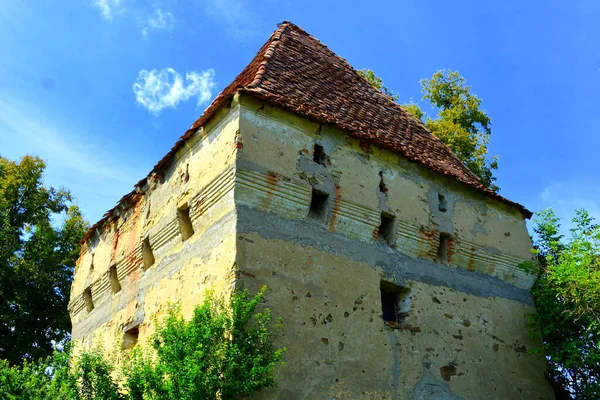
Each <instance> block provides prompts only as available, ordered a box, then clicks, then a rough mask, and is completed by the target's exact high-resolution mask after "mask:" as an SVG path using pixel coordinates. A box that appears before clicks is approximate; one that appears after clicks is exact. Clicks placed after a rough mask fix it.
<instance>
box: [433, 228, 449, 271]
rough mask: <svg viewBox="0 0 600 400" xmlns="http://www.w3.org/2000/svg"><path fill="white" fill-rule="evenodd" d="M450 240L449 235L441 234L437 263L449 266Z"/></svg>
mask: <svg viewBox="0 0 600 400" xmlns="http://www.w3.org/2000/svg"><path fill="white" fill-rule="evenodd" d="M450 239H451V236H450V234H449V233H444V232H442V233H440V244H439V245H438V249H437V256H436V261H437V262H438V263H440V264H444V265H448V264H449V253H450Z"/></svg>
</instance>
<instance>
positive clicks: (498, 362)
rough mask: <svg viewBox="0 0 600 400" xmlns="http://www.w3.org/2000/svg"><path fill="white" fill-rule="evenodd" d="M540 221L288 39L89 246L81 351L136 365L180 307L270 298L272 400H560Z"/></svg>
mask: <svg viewBox="0 0 600 400" xmlns="http://www.w3.org/2000/svg"><path fill="white" fill-rule="evenodd" d="M530 216H531V213H530V212H529V211H528V210H527V209H525V208H524V207H522V206H521V205H519V204H516V203H514V202H512V201H510V200H507V199H505V198H503V197H501V196H500V195H498V194H496V193H494V192H491V191H490V190H488V189H486V188H485V187H484V186H482V185H481V184H480V182H479V180H478V179H477V177H476V176H475V175H473V173H471V172H470V171H469V170H468V169H467V168H466V167H465V166H464V165H463V164H462V163H461V162H460V161H459V160H458V159H457V158H456V157H455V156H454V155H453V154H452V153H451V151H450V150H449V149H448V148H447V147H446V146H445V145H444V144H442V142H441V141H440V140H438V139H437V138H436V137H434V136H433V135H432V134H431V133H430V132H429V131H427V129H426V128H425V127H424V126H423V124H422V123H421V122H420V121H418V120H416V119H415V118H413V117H412V116H410V115H409V114H408V113H407V112H406V111H404V110H403V109H402V108H401V107H400V106H399V105H398V104H396V103H394V102H393V101H392V100H391V99H390V98H389V97H387V96H386V95H384V94H382V93H380V92H379V91H378V90H376V89H375V88H374V87H372V86H371V85H370V84H369V83H368V82H367V81H365V80H364V79H363V78H362V77H361V76H360V75H359V74H358V73H357V72H356V71H355V70H354V69H353V68H352V67H351V66H350V65H349V64H348V63H347V62H346V61H345V60H344V59H342V58H340V57H338V56H337V55H335V54H334V53H333V52H332V51H331V50H329V49H328V48H327V47H326V46H325V45H323V44H322V43H320V42H319V41H318V40H317V39H315V38H314V37H312V36H310V35H309V34H307V33H306V32H304V31H303V30H302V29H300V28H299V27H297V26H295V25H293V24H291V23H288V22H285V23H283V24H281V25H280V26H279V28H278V29H277V30H276V31H275V32H274V33H273V35H272V36H271V37H270V39H269V40H268V41H267V43H266V44H265V45H264V46H263V47H262V48H261V49H260V50H259V52H258V54H257V55H256V57H255V58H254V59H253V60H252V61H251V62H250V64H249V65H248V66H247V67H246V68H245V69H244V70H243V71H242V73H241V74H240V75H239V76H238V77H237V78H236V79H235V80H234V81H233V82H232V83H231V84H230V85H229V86H227V87H226V88H225V89H224V90H223V92H222V93H220V94H219V95H218V96H217V98H216V99H215V100H214V101H213V103H212V104H211V105H210V106H209V107H208V108H207V109H206V111H205V112H204V114H203V115H202V116H201V117H200V119H198V120H197V121H196V122H195V123H194V124H193V125H192V127H191V128H190V129H189V130H188V131H187V132H186V133H185V134H184V135H183V136H182V137H181V139H180V140H179V141H178V142H177V143H176V144H175V146H174V147H173V149H172V150H171V151H170V152H169V153H168V154H167V155H166V156H165V157H164V158H163V159H162V160H161V161H160V162H159V163H158V164H157V165H156V166H155V167H154V169H153V170H152V171H151V172H150V174H149V175H148V176H147V177H146V178H145V179H143V180H141V181H140V182H138V183H137V185H136V186H135V189H134V191H133V192H131V193H129V194H127V195H126V196H125V197H123V198H122V199H121V200H120V202H119V204H118V205H117V206H116V207H115V208H114V209H112V210H110V211H109V212H107V213H106V214H105V216H104V218H102V220H100V221H99V222H98V223H97V224H95V225H94V226H93V227H92V228H91V229H90V231H89V232H88V234H87V235H86V237H85V238H84V246H83V250H82V252H81V256H80V258H79V261H78V264H77V268H76V270H75V280H74V282H73V288H72V296H71V302H70V313H71V318H72V321H73V339H74V341H75V343H76V348H77V349H79V350H81V349H86V348H90V347H92V346H95V345H98V344H100V343H101V344H103V346H104V348H105V349H107V350H110V349H111V348H113V347H114V346H124V347H130V346H132V345H133V344H134V343H135V342H136V341H138V340H140V341H143V340H144V339H145V338H147V337H148V335H149V334H150V333H151V332H152V331H153V329H154V322H153V317H154V316H160V315H164V313H165V311H166V306H167V304H168V303H169V302H179V303H180V304H181V309H182V312H183V313H184V314H185V315H188V316H189V315H191V312H192V310H193V308H194V306H195V305H197V304H198V303H199V302H200V301H201V300H202V299H203V298H204V294H205V292H206V290H208V289H212V290H214V291H215V292H216V294H217V295H223V296H227V294H229V293H231V291H233V290H235V289H236V288H240V287H246V288H248V289H249V290H250V291H251V292H255V291H256V290H258V288H260V287H261V286H262V285H268V288H269V290H268V292H267V295H266V300H267V301H268V306H269V307H270V308H271V309H272V310H273V313H274V315H275V316H277V317H281V318H282V320H283V325H284V331H283V335H282V337H281V338H280V340H281V343H280V344H281V345H284V346H286V347H287V348H288V351H287V353H286V361H287V363H286V365H285V366H283V367H282V368H281V369H280V376H279V379H278V386H277V387H276V388H274V389H269V390H266V391H264V392H263V393H261V394H260V395H259V396H258V397H259V398H261V399H551V398H553V394H552V391H551V389H550V387H549V386H548V384H547V383H546V381H545V378H544V372H545V367H544V366H545V362H544V360H543V358H542V357H539V356H534V355H531V354H528V349H529V348H530V347H531V346H533V345H535V344H536V342H535V341H534V340H532V339H531V338H530V337H529V335H528V330H527V327H526V316H527V314H528V313H531V312H532V311H533V302H532V299H531V297H530V295H529V292H528V289H529V288H530V287H531V285H532V283H533V280H534V277H533V276H531V275H528V274H527V273H526V272H524V271H523V270H521V269H520V268H519V264H520V263H521V262H522V261H524V260H527V259H530V258H531V255H530V252H529V250H530V248H531V241H530V238H529V235H528V233H527V229H526V227H525V219H526V218H529V217H530Z"/></svg>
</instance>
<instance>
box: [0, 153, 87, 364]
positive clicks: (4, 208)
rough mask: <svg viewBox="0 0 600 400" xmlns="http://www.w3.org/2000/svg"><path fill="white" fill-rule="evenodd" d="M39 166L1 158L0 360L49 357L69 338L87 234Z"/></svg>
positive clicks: (67, 197)
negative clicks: (72, 296) (71, 307)
mask: <svg viewBox="0 0 600 400" xmlns="http://www.w3.org/2000/svg"><path fill="white" fill-rule="evenodd" d="M44 169H45V164H44V162H43V161H42V160H41V159H39V158H37V157H31V156H25V157H23V158H22V159H21V161H20V162H14V161H11V160H8V159H6V158H3V157H0V358H3V359H7V360H8V361H9V362H10V363H12V364H17V363H20V362H22V359H23V358H38V357H42V356H47V355H49V354H51V353H52V348H53V346H52V343H53V342H60V341H62V340H64V339H65V338H66V337H68V335H69V333H70V330H71V322H70V319H69V314H68V311H67V304H68V301H69V292H70V288H71V279H72V275H73V268H74V267H75V261H76V260H77V257H78V256H79V241H80V240H81V238H82V237H83V235H84V234H85V232H86V230H87V223H86V222H85V221H84V219H83V217H82V215H81V213H80V211H79V209H78V208H77V207H76V206H75V205H72V201H71V200H72V198H71V195H70V194H69V192H68V191H67V190H65V189H54V188H52V187H48V186H46V185H44V182H43V173H44Z"/></svg>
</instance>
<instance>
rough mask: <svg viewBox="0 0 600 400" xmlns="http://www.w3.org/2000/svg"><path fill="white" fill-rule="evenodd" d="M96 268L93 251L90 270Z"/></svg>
mask: <svg viewBox="0 0 600 400" xmlns="http://www.w3.org/2000/svg"><path fill="white" fill-rule="evenodd" d="M93 270H94V253H92V262H91V263H90V271H93Z"/></svg>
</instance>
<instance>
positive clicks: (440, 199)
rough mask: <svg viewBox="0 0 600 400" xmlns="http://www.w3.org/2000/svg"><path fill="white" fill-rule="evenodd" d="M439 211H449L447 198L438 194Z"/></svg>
mask: <svg viewBox="0 0 600 400" xmlns="http://www.w3.org/2000/svg"><path fill="white" fill-rule="evenodd" d="M438 210H440V211H441V212H446V211H447V210H448V203H447V202H446V196H444V195H443V194H439V193H438Z"/></svg>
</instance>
